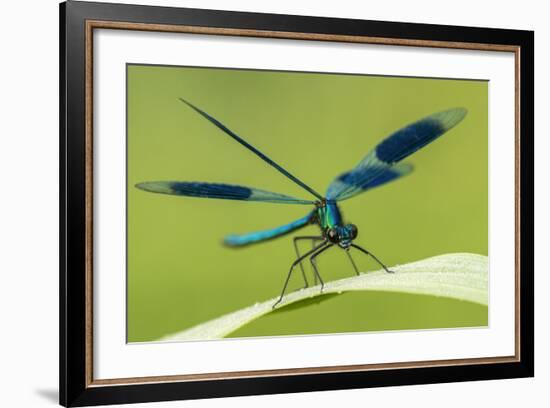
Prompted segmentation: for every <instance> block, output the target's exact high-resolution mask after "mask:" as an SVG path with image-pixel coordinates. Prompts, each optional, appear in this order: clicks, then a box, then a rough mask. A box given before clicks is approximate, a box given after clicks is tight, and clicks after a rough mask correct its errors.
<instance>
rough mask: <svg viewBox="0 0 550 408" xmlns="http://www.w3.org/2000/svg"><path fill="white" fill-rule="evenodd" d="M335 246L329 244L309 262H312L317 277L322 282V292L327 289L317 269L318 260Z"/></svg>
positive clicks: (312, 256)
mask: <svg viewBox="0 0 550 408" xmlns="http://www.w3.org/2000/svg"><path fill="white" fill-rule="evenodd" d="M333 246H334V244H329V245H327V246H325V247H323V248H321V249H319V250H318V251H317V252H315V253H314V254H313V255H311V257H310V258H309V261H310V262H311V266H313V270H314V271H315V277H316V279H315V280H317V278H318V279H319V282H321V292H322V291H323V289H324V287H325V282H323V278H321V274H320V273H319V270H318V269H317V260H316V258H317V257H318V256H319V255H321V254H322V253H323V252H325V251H326V250H327V249H329V248H331V247H333Z"/></svg>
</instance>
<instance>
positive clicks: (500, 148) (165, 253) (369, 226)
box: [60, 1, 534, 406]
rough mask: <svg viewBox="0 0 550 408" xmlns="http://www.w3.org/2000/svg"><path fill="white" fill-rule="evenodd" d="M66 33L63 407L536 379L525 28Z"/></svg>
mask: <svg viewBox="0 0 550 408" xmlns="http://www.w3.org/2000/svg"><path fill="white" fill-rule="evenodd" d="M60 26H61V30H60V33H61V36H60V46H61V73H60V79H61V81H60V83H61V89H60V94H61V107H60V128H61V132H60V133H61V138H60V139H61V140H60V145H61V155H60V156H61V166H60V167H61V174H60V182H61V200H60V202H61V209H60V211H61V226H60V230H61V245H60V247H61V252H60V259H61V271H60V285H61V286H60V288H61V290H60V294H61V295H60V320H61V325H60V332H61V333H60V338H61V342H60V350H61V358H60V370H61V376H60V377H61V380H60V399H61V401H60V402H61V404H63V405H65V406H83V405H98V404H115V403H131V402H146V401H162V400H174V399H193V398H209V397H223V396H237V395H253V394H267V393H288V392H301V391H313V390H333V389H347V388H360V387H374V386H386V385H401V384H403V385H404V384H420V383H434V382H451V381H466V380H481V379H496V378H513V377H527V376H532V375H533V373H534V357H533V353H534V350H533V289H534V282H533V195H534V193H533V112H534V109H533V89H534V83H533V58H534V57H533V43H534V36H533V33H532V32H528V31H517V30H502V29H486V28H472V27H451V26H439V25H424V24H410V23H394V22H378V21H361V20H349V19H333V18H319V17H305V16H288V15H270V14H257V13H241V12H227V11H212V10H198V9H182V8H164V7H150V6H134V5H120V4H107V3H89V2H76V1H68V2H66V3H63V4H61V8H60ZM403 345H406V347H404V346H403Z"/></svg>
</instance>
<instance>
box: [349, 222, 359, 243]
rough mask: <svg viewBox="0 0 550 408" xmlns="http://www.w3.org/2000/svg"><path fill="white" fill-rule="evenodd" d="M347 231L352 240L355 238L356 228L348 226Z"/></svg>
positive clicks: (352, 225) (351, 225)
mask: <svg viewBox="0 0 550 408" xmlns="http://www.w3.org/2000/svg"><path fill="white" fill-rule="evenodd" d="M349 231H350V234H351V238H352V239H355V238H357V227H356V226H355V225H354V224H350V226H349Z"/></svg>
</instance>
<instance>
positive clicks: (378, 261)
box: [351, 244, 393, 273]
mask: <svg viewBox="0 0 550 408" xmlns="http://www.w3.org/2000/svg"><path fill="white" fill-rule="evenodd" d="M351 246H352V247H353V248H356V249H358V250H359V251H361V252H363V253H364V254H366V255H369V256H371V257H372V259H374V260H375V261H376V262H377V263H378V265H380V266H381V267H382V268H384V270H385V271H386V272H387V273H393V271H390V270H389V269H388V267H387V266H386V265H384V264H383V263H382V261H380V259H378V258H377V257H376V256H374V254H373V253H372V252H369V251H367V250H366V249H364V248H361V247H360V246H359V245H355V244H351Z"/></svg>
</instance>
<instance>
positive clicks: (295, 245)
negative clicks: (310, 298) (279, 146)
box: [293, 235, 324, 288]
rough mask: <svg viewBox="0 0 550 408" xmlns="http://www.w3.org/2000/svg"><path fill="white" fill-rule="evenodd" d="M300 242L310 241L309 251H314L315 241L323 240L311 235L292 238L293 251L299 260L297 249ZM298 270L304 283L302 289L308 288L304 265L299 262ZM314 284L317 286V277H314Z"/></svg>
mask: <svg viewBox="0 0 550 408" xmlns="http://www.w3.org/2000/svg"><path fill="white" fill-rule="evenodd" d="M302 240H310V241H311V249H314V248H315V241H324V238H323V237H320V236H313V235H311V236H309V235H308V236H300V237H294V238H293V241H294V249H295V250H296V256H297V257H298V258H300V250H299V249H298V241H302ZM300 270H301V271H302V277H303V278H304V283H305V286H304V287H306V288H307V287H309V283H308V281H307V277H306V271H305V269H304V264H303V263H302V262H300ZM315 284H317V275H315Z"/></svg>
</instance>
